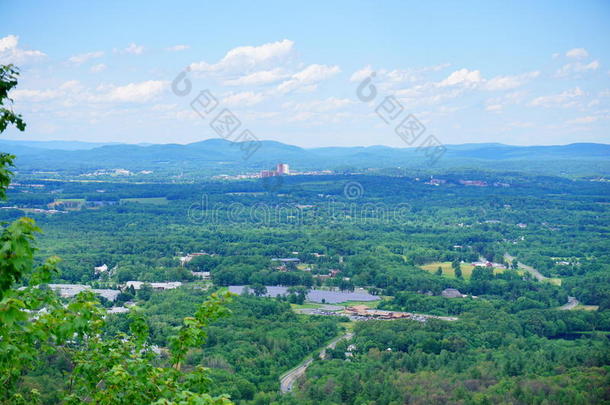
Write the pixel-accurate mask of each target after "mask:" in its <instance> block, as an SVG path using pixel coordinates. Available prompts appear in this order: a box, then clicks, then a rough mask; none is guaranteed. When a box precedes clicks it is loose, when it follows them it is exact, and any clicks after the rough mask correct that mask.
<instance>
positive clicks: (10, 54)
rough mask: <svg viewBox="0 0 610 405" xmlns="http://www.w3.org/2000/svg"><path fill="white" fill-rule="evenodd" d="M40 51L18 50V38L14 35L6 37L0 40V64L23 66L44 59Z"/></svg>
mask: <svg viewBox="0 0 610 405" xmlns="http://www.w3.org/2000/svg"><path fill="white" fill-rule="evenodd" d="M45 56H46V54H44V53H43V52H41V51H35V50H24V49H21V48H19V37H18V36H16V35H8V36H6V37H3V38H0V62H2V63H4V64H9V63H14V64H18V65H21V64H24V63H28V62H34V61H36V60H39V59H41V58H43V57H45Z"/></svg>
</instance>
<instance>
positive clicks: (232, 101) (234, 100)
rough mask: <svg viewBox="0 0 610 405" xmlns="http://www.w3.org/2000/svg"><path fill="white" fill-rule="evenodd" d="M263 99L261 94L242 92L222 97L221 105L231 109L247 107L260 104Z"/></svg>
mask: <svg viewBox="0 0 610 405" xmlns="http://www.w3.org/2000/svg"><path fill="white" fill-rule="evenodd" d="M264 99H265V96H264V95H263V94H261V93H255V92H252V91H243V92H240V93H231V94H228V95H226V96H225V97H223V99H222V103H223V104H226V105H228V106H233V107H249V106H253V105H255V104H258V103H260V102H261V101H263V100H264Z"/></svg>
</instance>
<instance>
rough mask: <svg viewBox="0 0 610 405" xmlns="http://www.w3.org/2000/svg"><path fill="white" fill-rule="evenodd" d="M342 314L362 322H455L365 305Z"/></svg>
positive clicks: (455, 319) (451, 317)
mask: <svg viewBox="0 0 610 405" xmlns="http://www.w3.org/2000/svg"><path fill="white" fill-rule="evenodd" d="M343 313H344V314H345V315H347V316H349V317H350V319H352V320H356V321H362V320H368V319H381V320H394V319H410V320H413V321H418V322H426V321H427V320H428V319H441V320H444V321H457V319H458V318H456V317H454V316H436V315H423V314H414V313H411V312H400V311H385V310H381V309H371V308H369V307H367V306H366V305H354V306H351V307H347V308H345V310H344V311H343Z"/></svg>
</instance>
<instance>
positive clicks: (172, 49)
mask: <svg viewBox="0 0 610 405" xmlns="http://www.w3.org/2000/svg"><path fill="white" fill-rule="evenodd" d="M190 47H191V46H190V45H174V46H170V47H168V48H165V50H166V51H170V52H179V51H186V50H187V49H189V48H190Z"/></svg>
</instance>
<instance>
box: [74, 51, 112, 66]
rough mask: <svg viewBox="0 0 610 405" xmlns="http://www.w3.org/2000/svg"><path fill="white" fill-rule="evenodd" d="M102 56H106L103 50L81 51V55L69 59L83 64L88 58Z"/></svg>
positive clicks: (77, 63)
mask: <svg viewBox="0 0 610 405" xmlns="http://www.w3.org/2000/svg"><path fill="white" fill-rule="evenodd" d="M102 56H104V52H102V51H96V52H88V53H81V54H80V55H74V56H72V57H71V58H70V59H68V61H69V62H71V63H74V64H76V65H81V64H83V63H85V62H87V61H88V60H91V59H97V58H101V57H102Z"/></svg>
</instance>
